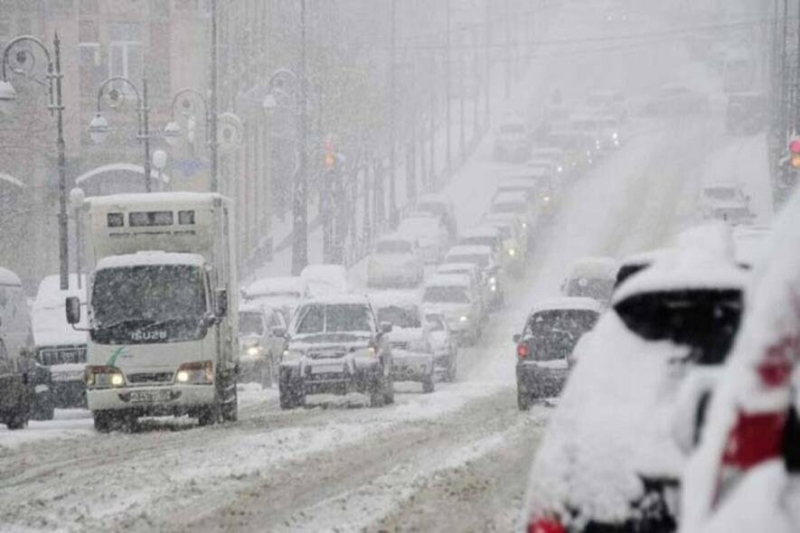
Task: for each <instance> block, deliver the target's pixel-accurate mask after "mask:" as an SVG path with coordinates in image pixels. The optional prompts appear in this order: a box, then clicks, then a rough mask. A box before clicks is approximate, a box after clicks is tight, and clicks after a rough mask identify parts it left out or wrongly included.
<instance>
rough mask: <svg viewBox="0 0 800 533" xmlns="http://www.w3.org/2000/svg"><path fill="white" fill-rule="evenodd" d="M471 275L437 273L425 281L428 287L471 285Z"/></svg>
mask: <svg viewBox="0 0 800 533" xmlns="http://www.w3.org/2000/svg"><path fill="white" fill-rule="evenodd" d="M470 284H471V281H470V279H469V276H466V275H463V274H435V275H434V276H432V277H431V278H430V279H429V280H428V281H426V282H425V286H426V287H469V286H470Z"/></svg>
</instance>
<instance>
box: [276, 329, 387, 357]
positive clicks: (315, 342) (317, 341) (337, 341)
mask: <svg viewBox="0 0 800 533" xmlns="http://www.w3.org/2000/svg"><path fill="white" fill-rule="evenodd" d="M371 339H372V337H371V336H370V335H369V334H363V335H362V334H360V333H341V334H338V333H337V334H330V333H325V334H312V335H303V336H296V337H293V338H292V339H291V340H290V341H289V345H288V346H287V350H288V351H290V352H296V353H299V354H302V355H304V356H309V357H311V358H314V357H317V356H319V357H323V356H325V357H330V356H338V357H341V356H343V355H346V354H348V353H351V352H355V351H358V350H362V349H364V348H366V347H367V346H369V344H370V341H371Z"/></svg>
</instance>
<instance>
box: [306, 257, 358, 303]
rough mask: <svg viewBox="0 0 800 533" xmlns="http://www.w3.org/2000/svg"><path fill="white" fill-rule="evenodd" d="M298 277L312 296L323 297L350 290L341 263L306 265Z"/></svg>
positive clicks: (345, 292) (345, 272)
mask: <svg viewBox="0 0 800 533" xmlns="http://www.w3.org/2000/svg"><path fill="white" fill-rule="evenodd" d="M300 277H301V278H302V279H303V281H304V282H305V284H306V286H307V287H308V292H309V294H310V295H311V296H312V297H313V298H325V297H328V296H337V295H341V294H347V293H348V292H350V289H349V287H348V286H347V271H346V270H345V268H344V266H342V265H325V264H322V265H308V266H307V267H305V268H304V269H303V271H302V272H300Z"/></svg>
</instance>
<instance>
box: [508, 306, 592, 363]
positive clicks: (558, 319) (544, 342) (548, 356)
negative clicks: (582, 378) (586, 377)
mask: <svg viewBox="0 0 800 533" xmlns="http://www.w3.org/2000/svg"><path fill="white" fill-rule="evenodd" d="M597 318H598V314H597V313H596V312H595V311H589V310H578V309H567V310H553V311H539V312H537V313H534V314H533V315H532V316H531V317H530V319H529V320H528V323H527V324H526V326H525V332H524V334H523V335H524V337H526V338H527V339H528V340H529V342H530V349H531V355H532V357H533V359H534V360H538V361H552V360H555V359H564V358H566V357H567V356H569V355H570V354H571V353H572V350H574V349H575V345H576V344H577V343H578V341H579V340H580V338H581V336H583V334H584V333H586V332H588V331H589V330H591V329H592V328H593V327H594V325H595V323H596V322H597Z"/></svg>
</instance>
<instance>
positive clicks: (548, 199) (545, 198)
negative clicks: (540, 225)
mask: <svg viewBox="0 0 800 533" xmlns="http://www.w3.org/2000/svg"><path fill="white" fill-rule="evenodd" d="M542 201H543V202H544V203H546V204H549V203H550V197H549V196H547V195H545V196H542Z"/></svg>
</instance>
